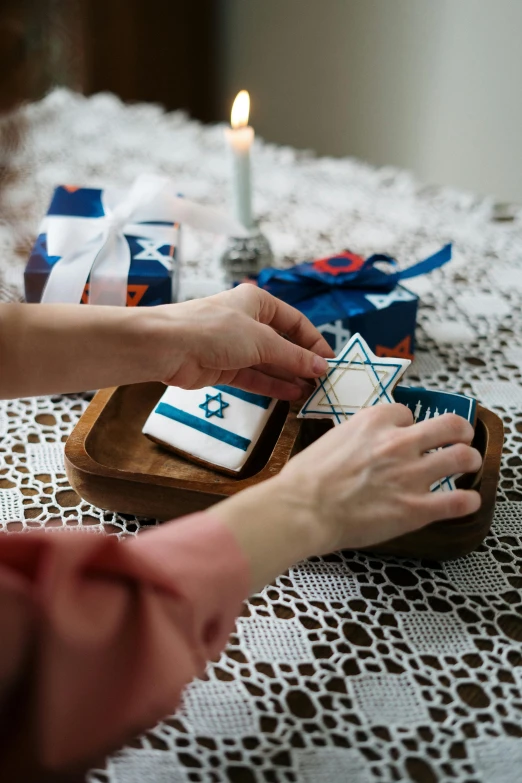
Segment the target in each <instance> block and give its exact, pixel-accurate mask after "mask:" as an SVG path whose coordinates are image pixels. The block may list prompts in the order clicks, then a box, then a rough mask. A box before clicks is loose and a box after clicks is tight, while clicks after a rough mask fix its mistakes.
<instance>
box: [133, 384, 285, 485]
mask: <svg viewBox="0 0 522 783" xmlns="http://www.w3.org/2000/svg"><path fill="white" fill-rule="evenodd" d="M275 405H276V400H273V399H271V398H270V397H264V396H262V395H261V394H253V393H251V392H246V391H242V390H241V389H235V388H234V387H232V386H205V387H204V388H203V389H197V390H186V389H178V388H177V387H175V386H169V387H168V388H167V389H166V391H165V393H164V394H163V396H162V397H161V399H160V400H159V402H158V403H157V404H156V405H155V407H154V410H153V411H152V413H151V414H150V416H149V418H148V419H147V421H146V422H145V426H144V427H143V430H142V432H143V434H144V435H146V436H147V437H148V438H150V440H153V441H155V442H156V443H159V444H160V445H162V446H164V447H165V448H167V449H169V450H171V451H174V452H176V453H178V454H181V455H182V456H184V457H186V458H187V459H192V460H193V461H196V462H200V463H203V464H205V465H208V466H210V467H214V468H218V469H219V470H221V471H223V472H225V473H230V474H233V475H238V474H239V473H240V472H241V470H242V469H243V468H244V467H245V465H246V462H247V460H248V459H249V457H250V455H251V454H252V452H253V450H254V448H255V446H256V443H257V441H258V440H259V437H260V435H261V433H262V432H263V430H264V428H265V426H266V424H267V422H268V420H269V419H270V416H271V415H272V412H273V410H274V407H275Z"/></svg>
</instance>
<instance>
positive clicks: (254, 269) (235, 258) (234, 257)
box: [218, 229, 274, 285]
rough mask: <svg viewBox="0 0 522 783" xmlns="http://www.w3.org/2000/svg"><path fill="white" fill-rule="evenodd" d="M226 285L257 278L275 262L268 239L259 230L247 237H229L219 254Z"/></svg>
mask: <svg viewBox="0 0 522 783" xmlns="http://www.w3.org/2000/svg"><path fill="white" fill-rule="evenodd" d="M218 259H219V263H220V265H221V269H222V271H223V274H224V278H225V283H227V284H228V285H233V284H235V283H240V282H241V281H242V280H244V279H245V278H249V277H256V276H257V275H258V274H259V272H260V271H261V270H262V269H263V268H264V267H266V266H270V265H271V264H272V262H273V260H274V256H273V253H272V248H271V247H270V243H269V241H268V239H267V238H266V237H265V235H264V234H262V233H261V232H260V231H258V230H256V229H255V230H254V231H253V232H252V234H250V235H249V236H246V237H228V238H227V239H226V240H225V242H224V244H223V246H222V247H221V248H220V250H219V253H218Z"/></svg>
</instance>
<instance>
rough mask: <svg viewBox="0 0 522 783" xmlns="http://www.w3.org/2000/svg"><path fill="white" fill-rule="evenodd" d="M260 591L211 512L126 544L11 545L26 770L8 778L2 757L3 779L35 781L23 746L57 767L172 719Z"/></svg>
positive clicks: (0, 673)
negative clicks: (253, 591)
mask: <svg viewBox="0 0 522 783" xmlns="http://www.w3.org/2000/svg"><path fill="white" fill-rule="evenodd" d="M248 589H249V574H248V569H247V563H246V560H245V557H244V555H243V553H242V551H241V550H240V549H239V546H238V544H237V543H236V541H235V539H234V537H233V535H232V533H231V532H230V531H229V530H228V529H227V528H226V527H225V526H224V525H223V524H222V523H221V522H219V521H218V520H216V519H214V518H213V517H212V515H211V514H196V515H194V516H191V517H187V518H186V519H184V520H181V521H177V522H170V523H168V524H165V525H163V526H162V527H161V528H155V529H154V530H151V531H150V532H147V533H144V534H143V535H141V536H139V537H138V538H136V539H133V540H132V541H131V542H130V543H127V542H126V543H124V544H120V543H119V542H117V541H116V540H114V539H112V538H109V537H105V536H98V535H95V534H90V535H87V534H84V535H82V534H80V533H76V534H72V533H71V534H68V535H67V534H65V533H64V534H36V535H15V536H4V537H0V638H1V640H2V642H1V644H0V726H1V727H4V726H5V729H2V734H1V735H0V758H4V760H5V759H6V758H7V764H8V765H9V758H8V757H11V756H12V764H13V765H14V766H13V768H12V770H11V774H12V777H5V775H4V774H2V771H7V769H6V767H5V766H4V764H5V761H4V762H2V761H0V779H2V780H4V779H5V780H7V779H9V780H13V781H14V780H19V779H20V780H22V779H23V778H22V777H15V776H14V775H16V770H19V769H20V767H19V765H20V763H21V760H20V755H19V750H20V749H18V751H17V746H18V743H19V742H23V744H24V747H25V750H24V753H23V754H22V755H27V756H28V753H29V749H30V753H29V755H31V756H32V762H31V763H33V764H36V765H37V766H38V769H40V765H41V768H42V770H43V769H58V768H62V767H65V766H69V765H70V764H72V763H74V764H75V763H77V762H79V761H80V762H81V761H83V762H84V763H87V762H92V761H93V759H99V758H101V757H102V756H103V754H105V753H106V752H108V751H109V750H111V749H113V748H115V747H117V746H119V745H121V744H122V743H123V742H124V741H125V740H126V739H128V738H129V737H131V736H133V735H135V734H137V733H138V732H140V731H143V730H144V729H145V728H147V727H150V726H151V725H153V724H154V723H155V722H156V721H157V720H158V719H159V718H161V717H162V716H164V715H166V714H169V713H171V712H172V711H173V710H174V708H175V707H176V705H177V704H178V702H179V698H180V694H181V691H182V689H183V687H184V685H186V684H187V683H188V682H189V681H190V680H191V679H192V678H193V677H194V676H196V675H198V674H201V673H202V671H203V668H204V665H205V662H206V661H207V660H208V659H209V658H212V657H214V656H216V655H217V654H218V653H219V652H220V651H221V649H222V648H223V647H224V645H225V644H226V641H227V638H228V635H229V633H230V632H231V630H232V628H233V623H234V620H235V618H236V616H237V615H238V613H239V612H240V610H241V602H242V601H243V599H244V598H245V597H246V596H247V594H248ZM22 703H23V709H22V708H21V706H20V705H21V704H22ZM17 727H18V728H17ZM17 732H18V733H20V734H24V737H21V736H20V737H18V738H17V736H16V734H17ZM10 735H13V736H10ZM13 749H14V750H13ZM6 753H7V756H6V755H5V754H6ZM28 757H29V756H28ZM23 762H24V763H29V761H28V760H27V759H24V760H23ZM35 769H36V767H35ZM38 779H39V778H38Z"/></svg>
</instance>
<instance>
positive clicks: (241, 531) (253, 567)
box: [211, 476, 331, 591]
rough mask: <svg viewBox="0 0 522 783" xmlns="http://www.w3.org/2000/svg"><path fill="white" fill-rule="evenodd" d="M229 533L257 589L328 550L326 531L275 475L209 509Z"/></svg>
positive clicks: (296, 495) (291, 490)
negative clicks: (305, 560) (247, 564)
mask: <svg viewBox="0 0 522 783" xmlns="http://www.w3.org/2000/svg"><path fill="white" fill-rule="evenodd" d="M211 514H212V516H213V517H217V518H218V519H220V520H221V521H222V522H223V523H224V524H225V525H226V526H227V527H228V529H229V530H230V531H231V532H232V534H233V535H234V537H235V539H236V541H237V542H238V544H239V546H240V547H241V549H242V550H243V552H244V554H245V556H246V558H247V560H248V563H249V566H250V573H251V580H252V590H253V591H256V590H260V589H261V588H263V587H264V586H265V585H267V584H269V583H270V582H272V581H273V579H275V577H276V576H279V574H281V573H283V572H284V571H286V570H287V569H288V568H289V567H290V566H292V565H294V563H297V562H299V561H300V560H304V559H305V558H307V557H311V556H312V555H317V554H321V553H324V552H327V551H329V549H330V548H331V547H330V542H329V532H328V530H327V529H326V528H322V527H321V526H320V524H319V522H318V520H317V519H316V518H315V517H314V515H313V514H311V513H309V511H308V509H307V508H306V506H305V505H304V504H303V503H302V502H301V499H300V497H299V495H298V493H296V491H295V487H294V488H293V489H292V487H291V486H289V485H288V484H287V483H286V482H285V481H284V480H283V479H282V478H281V477H280V476H278V477H276V478H273V479H270V480H269V481H265V482H263V483H262V484H258V485H257V486H254V487H251V488H250V489H247V490H244V491H243V492H240V493H238V494H237V495H233V496H232V497H231V498H229V499H228V500H225V501H223V502H222V503H219V504H218V505H216V506H214V507H213V508H212V510H211Z"/></svg>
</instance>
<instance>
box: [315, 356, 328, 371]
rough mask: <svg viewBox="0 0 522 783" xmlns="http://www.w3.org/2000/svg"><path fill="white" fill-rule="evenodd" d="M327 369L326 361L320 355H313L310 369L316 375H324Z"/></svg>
mask: <svg viewBox="0 0 522 783" xmlns="http://www.w3.org/2000/svg"><path fill="white" fill-rule="evenodd" d="M327 369H328V362H327V361H326V359H323V357H322V356H314V361H313V363H312V370H313V371H314V373H315V374H316V375H324V373H325V372H326V371H327Z"/></svg>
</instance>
